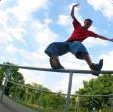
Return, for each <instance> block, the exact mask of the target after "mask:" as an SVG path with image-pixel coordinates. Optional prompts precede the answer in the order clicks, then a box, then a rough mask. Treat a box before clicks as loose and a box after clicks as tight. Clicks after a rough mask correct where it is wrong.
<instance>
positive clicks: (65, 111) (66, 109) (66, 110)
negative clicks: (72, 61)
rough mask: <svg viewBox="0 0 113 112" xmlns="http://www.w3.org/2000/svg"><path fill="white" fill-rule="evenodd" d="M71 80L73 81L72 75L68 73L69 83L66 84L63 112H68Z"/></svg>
mask: <svg viewBox="0 0 113 112" xmlns="http://www.w3.org/2000/svg"><path fill="white" fill-rule="evenodd" d="M72 79H73V73H72V72H70V74H69V83H68V91H67V98H66V105H65V108H64V112H68V111H69V102H70V96H71V87H72Z"/></svg>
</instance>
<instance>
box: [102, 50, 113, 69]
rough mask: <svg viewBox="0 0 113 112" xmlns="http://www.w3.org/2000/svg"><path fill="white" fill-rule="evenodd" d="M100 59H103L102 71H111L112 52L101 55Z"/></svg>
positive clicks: (112, 64) (112, 67) (112, 66)
mask: <svg viewBox="0 0 113 112" xmlns="http://www.w3.org/2000/svg"><path fill="white" fill-rule="evenodd" d="M100 58H103V59H104V65H103V70H113V63H112V62H113V51H110V52H107V53H106V54H102V55H101V56H100Z"/></svg>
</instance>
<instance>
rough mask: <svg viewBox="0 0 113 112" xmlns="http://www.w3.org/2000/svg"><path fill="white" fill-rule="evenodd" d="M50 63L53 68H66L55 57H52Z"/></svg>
mask: <svg viewBox="0 0 113 112" xmlns="http://www.w3.org/2000/svg"><path fill="white" fill-rule="evenodd" d="M50 65H51V68H52V69H64V67H63V66H62V65H61V64H60V62H59V61H58V60H57V59H55V58H54V57H51V58H50Z"/></svg>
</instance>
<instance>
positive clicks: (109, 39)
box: [97, 35, 113, 42]
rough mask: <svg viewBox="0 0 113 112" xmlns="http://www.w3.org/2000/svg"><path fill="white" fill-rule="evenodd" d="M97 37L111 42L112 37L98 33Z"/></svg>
mask: <svg viewBox="0 0 113 112" xmlns="http://www.w3.org/2000/svg"><path fill="white" fill-rule="evenodd" d="M97 38H100V39H103V40H108V41H111V42H113V38H112V39H111V38H107V37H105V36H102V35H98V37H97Z"/></svg>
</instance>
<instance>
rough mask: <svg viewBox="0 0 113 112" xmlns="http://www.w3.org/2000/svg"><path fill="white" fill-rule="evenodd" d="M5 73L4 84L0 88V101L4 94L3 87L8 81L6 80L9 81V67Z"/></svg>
mask: <svg viewBox="0 0 113 112" xmlns="http://www.w3.org/2000/svg"><path fill="white" fill-rule="evenodd" d="M5 75H6V79H5V81H4V85H3V88H2V93H1V98H0V100H1V101H2V99H3V95H4V91H5V88H6V86H7V83H8V81H9V77H10V76H11V73H10V70H9V69H7V71H6V74H5Z"/></svg>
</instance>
